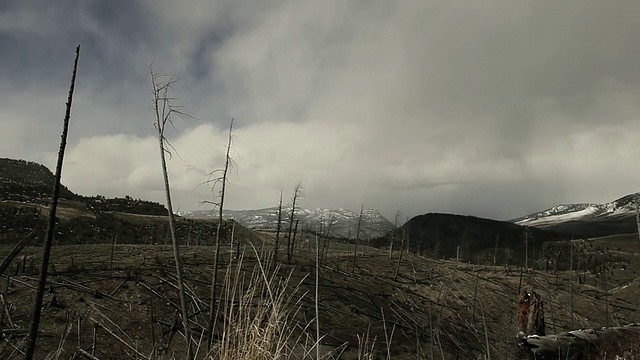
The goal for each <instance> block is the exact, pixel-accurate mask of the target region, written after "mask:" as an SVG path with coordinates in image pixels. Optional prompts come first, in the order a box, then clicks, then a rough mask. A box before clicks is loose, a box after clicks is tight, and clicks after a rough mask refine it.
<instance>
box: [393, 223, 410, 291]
mask: <svg viewBox="0 0 640 360" xmlns="http://www.w3.org/2000/svg"><path fill="white" fill-rule="evenodd" d="M406 235H407V230H406V224H405V228H403V229H402V240H401V242H400V256H398V264H397V265H396V271H395V273H394V274H393V281H396V280H398V272H399V271H400V263H401V262H402V251H403V248H404V247H405V238H406ZM407 247H408V246H407ZM407 256H409V254H408V253H407Z"/></svg>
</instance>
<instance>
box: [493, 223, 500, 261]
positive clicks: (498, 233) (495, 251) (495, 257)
mask: <svg viewBox="0 0 640 360" xmlns="http://www.w3.org/2000/svg"><path fill="white" fill-rule="evenodd" d="M498 240H500V231H499V230H498V232H497V233H496V247H495V249H494V251H493V266H496V262H497V259H498Z"/></svg>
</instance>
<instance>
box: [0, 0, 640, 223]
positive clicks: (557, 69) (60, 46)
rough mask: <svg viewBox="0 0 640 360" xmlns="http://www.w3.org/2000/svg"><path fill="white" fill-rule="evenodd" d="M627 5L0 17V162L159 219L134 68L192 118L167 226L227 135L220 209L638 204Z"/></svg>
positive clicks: (331, 6) (638, 54)
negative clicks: (226, 181) (135, 203)
mask: <svg viewBox="0 0 640 360" xmlns="http://www.w3.org/2000/svg"><path fill="white" fill-rule="evenodd" d="M638 14H640V2H638V1H617V2H606V1H599V0H593V1H591V0H575V1H562V2H558V1H545V0H531V1H513V0H487V1H467V0H461V1H457V0H446V1H409V0H407V1H401V0H400V1H388V0H380V1H375V0H363V1H343V0H327V1H306V0H290V1H287V0H280V1H266V0H261V1H254V0H250V1H249V0H247V1H244V0H241V1H238V0H228V1H224V0H217V1H213V0H195V1H193V0H190V1H175V0H153V1H151V0H147V1H142V0H140V1H133V0H118V1H115V0H110V1H64V0H57V1H47V0H42V1H20V0H4V1H2V2H1V3H0V54H1V56H0V157H12V158H21V159H27V160H32V161H37V162H40V163H44V164H45V165H47V166H48V167H49V168H52V169H53V168H54V165H55V158H56V153H57V149H58V145H59V133H60V130H61V127H62V118H63V116H64V106H65V105H64V104H65V101H66V97H67V91H68V86H69V81H70V76H71V68H72V63H73V57H74V49H75V46H76V45H77V44H81V45H82V49H81V55H80V64H79V70H78V79H77V86H76V93H75V97H74V102H73V110H72V118H71V128H70V135H69V146H68V148H67V155H66V158H65V166H64V170H63V183H64V184H65V185H67V186H69V187H70V188H71V190H73V191H75V192H78V193H81V194H85V195H92V194H102V195H105V196H124V195H130V196H132V197H135V198H144V199H150V200H155V201H161V202H162V201H163V192H162V187H163V184H162V178H161V171H160V165H159V154H158V149H157V142H156V140H155V137H154V135H155V134H154V131H155V130H154V128H153V114H152V112H151V97H150V87H151V85H150V79H149V73H148V63H150V62H153V63H154V68H155V69H156V70H157V71H161V72H172V73H174V74H175V76H176V78H178V79H179V82H178V83H176V84H175V86H174V89H173V90H174V93H173V94H174V95H175V96H176V97H178V98H180V103H181V104H182V105H183V106H184V107H183V110H184V111H186V112H188V113H189V114H190V115H192V116H194V117H195V118H196V119H192V120H180V121H177V122H176V128H177V129H178V132H175V131H174V132H171V133H170V134H169V137H170V140H171V142H172V143H173V145H174V146H175V148H176V149H177V151H178V153H179V156H174V157H173V159H172V160H171V161H170V162H169V167H170V169H169V171H170V178H171V183H172V190H173V196H174V200H175V203H174V208H175V209H180V210H188V209H207V207H206V206H205V207H201V206H199V205H198V202H199V201H201V200H210V199H211V194H210V193H209V192H208V191H207V190H206V189H205V188H203V187H200V188H196V186H197V185H198V184H199V183H201V182H202V181H203V179H204V174H206V173H208V172H210V171H213V170H215V169H217V168H220V167H221V166H223V160H224V145H225V136H226V134H225V132H226V131H227V127H228V124H229V121H230V119H231V118H234V119H235V121H236V131H235V132H234V135H235V137H234V144H233V146H234V148H235V150H236V152H235V153H234V159H235V161H236V163H237V171H236V172H234V173H233V175H232V176H231V177H230V181H231V185H230V187H229V189H228V197H227V205H228V208H229V209H256V208H262V207H269V206H274V205H277V202H278V197H279V194H280V190H281V189H282V190H283V191H284V194H285V201H287V200H288V198H289V197H290V193H291V191H292V190H293V188H294V186H295V184H296V183H298V182H299V181H302V183H303V184H304V187H305V189H304V192H305V195H306V196H305V198H304V199H302V201H301V205H302V207H305V208H340V207H342V208H348V209H352V210H357V209H359V207H360V204H362V203H364V205H365V206H366V207H374V208H378V209H380V210H381V211H382V212H383V214H385V215H387V216H388V217H391V216H392V215H393V213H394V212H395V211H396V209H400V210H402V211H403V213H404V214H405V215H406V216H413V215H417V214H422V213H427V212H451V213H459V214H470V215H476V216H481V217H489V218H498V219H510V218H515V217H518V216H521V215H525V214H528V213H531V212H534V211H538V210H542V209H545V208H548V207H550V206H553V205H555V204H557V203H565V202H606V201H610V200H613V199H615V198H617V197H620V196H623V195H625V194H628V193H632V192H636V191H640V166H638V161H639V160H640V42H639V41H638V39H640V21H638V20H637V17H638Z"/></svg>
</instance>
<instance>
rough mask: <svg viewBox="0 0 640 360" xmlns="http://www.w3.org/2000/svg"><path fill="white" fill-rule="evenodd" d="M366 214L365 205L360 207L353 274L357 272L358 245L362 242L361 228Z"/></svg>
mask: <svg viewBox="0 0 640 360" xmlns="http://www.w3.org/2000/svg"><path fill="white" fill-rule="evenodd" d="M363 212H364V204H362V205H360V215H359V216H358V227H357V229H356V246H355V247H354V249H353V268H352V269H351V271H352V272H355V271H356V258H357V257H358V243H359V242H360V226H361V225H362V213H363Z"/></svg>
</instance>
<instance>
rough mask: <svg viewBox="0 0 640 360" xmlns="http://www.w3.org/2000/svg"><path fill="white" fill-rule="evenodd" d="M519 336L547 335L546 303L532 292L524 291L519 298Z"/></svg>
mask: <svg viewBox="0 0 640 360" xmlns="http://www.w3.org/2000/svg"><path fill="white" fill-rule="evenodd" d="M518 334H523V335H545V326H544V302H543V301H542V299H541V298H540V296H539V295H538V294H537V293H536V292H534V291H532V292H530V293H529V292H526V291H524V290H523V291H522V292H521V293H520V297H519V298H518Z"/></svg>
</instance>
